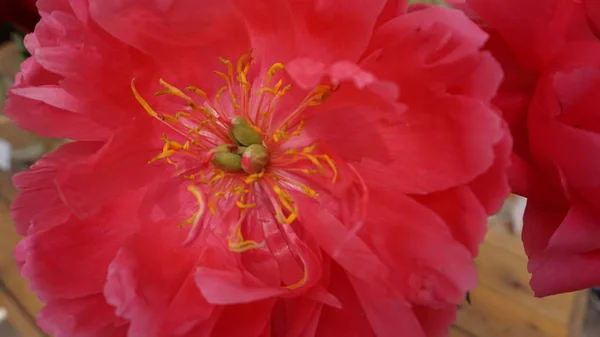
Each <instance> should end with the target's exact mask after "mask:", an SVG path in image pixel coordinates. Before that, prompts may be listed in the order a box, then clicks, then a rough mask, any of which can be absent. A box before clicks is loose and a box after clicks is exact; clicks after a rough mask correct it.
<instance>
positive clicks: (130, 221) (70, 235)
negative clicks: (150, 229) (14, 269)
mask: <svg viewBox="0 0 600 337" xmlns="http://www.w3.org/2000/svg"><path fill="white" fill-rule="evenodd" d="M140 200H141V195H140V193H134V194H130V195H126V196H123V197H121V198H119V199H116V200H114V203H112V204H110V205H107V206H106V207H104V208H102V210H101V212H99V213H98V214H96V215H95V216H94V217H92V218H89V219H83V220H79V219H77V218H75V217H71V218H70V219H69V220H68V221H67V222H66V223H64V224H62V225H60V226H56V227H52V228H50V229H48V230H46V231H42V232H37V233H36V234H33V235H30V236H28V237H26V238H25V239H23V241H21V242H20V243H19V246H18V250H19V254H18V255H20V256H21V257H22V258H24V261H23V263H24V264H23V267H22V271H21V273H22V275H23V276H24V277H26V278H29V279H30V283H29V284H30V286H31V289H32V290H33V291H35V292H36V294H38V296H39V297H40V298H41V299H42V300H48V299H57V298H75V297H82V296H87V295H95V294H98V293H101V292H102V289H103V287H104V283H105V282H106V273H107V268H108V264H109V263H110V261H111V260H112V259H113V258H114V257H115V255H116V253H117V250H118V249H119V247H120V246H121V245H122V244H123V242H124V241H125V240H126V239H127V238H128V237H129V236H130V235H131V234H132V233H133V232H134V231H135V230H137V228H138V226H139V223H138V222H137V221H136V218H137V217H136V215H137V211H138V208H137V207H138V206H139V203H140ZM123 219H127V221H123Z"/></svg>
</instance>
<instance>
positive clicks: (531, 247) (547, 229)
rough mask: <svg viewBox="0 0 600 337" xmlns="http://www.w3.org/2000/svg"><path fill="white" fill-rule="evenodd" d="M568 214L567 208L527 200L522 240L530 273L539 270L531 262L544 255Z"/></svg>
mask: <svg viewBox="0 0 600 337" xmlns="http://www.w3.org/2000/svg"><path fill="white" fill-rule="evenodd" d="M567 212H568V208H565V206H562V207H557V206H556V205H551V204H550V205H549V204H544V203H541V202H539V201H537V200H536V199H528V200H527V208H526V209H525V216H524V219H523V222H524V224H525V226H524V227H523V236H522V239H523V244H524V246H525V252H526V253H527V256H529V259H530V262H529V271H530V272H533V271H534V269H536V268H537V267H536V265H535V263H533V262H532V261H531V260H533V259H534V258H537V257H540V256H541V255H543V253H544V251H545V250H546V248H547V247H548V243H549V241H550V238H551V237H552V234H553V233H554V231H556V229H557V228H558V227H559V226H560V224H561V223H562V222H563V220H564V218H565V216H566V214H567Z"/></svg>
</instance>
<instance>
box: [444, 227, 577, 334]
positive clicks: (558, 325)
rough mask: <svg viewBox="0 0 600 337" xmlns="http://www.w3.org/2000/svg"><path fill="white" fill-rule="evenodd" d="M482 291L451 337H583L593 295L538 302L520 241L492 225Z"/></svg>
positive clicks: (483, 255)
mask: <svg viewBox="0 0 600 337" xmlns="http://www.w3.org/2000/svg"><path fill="white" fill-rule="evenodd" d="M476 264H477V267H478V270H479V286H478V287H477V288H476V289H475V290H474V291H473V292H472V293H471V303H472V304H471V305H469V304H464V305H462V306H461V307H460V309H459V312H458V320H457V322H456V324H455V325H454V327H453V329H452V332H451V334H450V336H451V337H463V336H464V337H467V336H470V337H580V336H581V334H582V332H581V329H582V326H583V318H584V317H585V313H586V308H587V292H585V291H582V292H577V293H569V294H562V295H556V296H550V297H546V298H535V297H534V296H533V292H532V291H531V289H530V288H529V284H528V282H529V276H530V275H529V273H528V272H527V258H526V256H525V253H524V251H523V246H522V245H521V242H520V240H519V239H518V237H515V236H514V235H513V234H510V233H509V232H508V231H507V230H506V227H505V226H502V225H491V228H490V231H489V232H488V235H487V237H486V242H485V243H484V244H483V245H482V246H481V249H480V253H479V257H478V258H477V260H476Z"/></svg>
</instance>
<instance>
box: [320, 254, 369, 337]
mask: <svg viewBox="0 0 600 337" xmlns="http://www.w3.org/2000/svg"><path fill="white" fill-rule="evenodd" d="M329 287H330V289H331V292H332V293H333V295H334V296H336V297H337V298H338V299H340V301H341V303H342V306H343V307H342V308H339V309H337V308H332V307H327V306H325V307H323V310H322V314H321V318H320V319H319V326H318V329H317V331H316V333H315V335H314V336H315V337H330V336H336V335H337V336H348V337H351V336H356V337H373V336H374V335H373V330H372V329H371V325H370V323H369V321H368V320H367V318H366V317H365V315H364V310H363V308H362V306H361V304H360V302H359V301H358V297H357V296H356V292H355V290H354V288H353V286H352V284H351V283H350V281H349V280H348V276H346V273H345V272H344V270H343V269H342V268H341V267H340V266H339V265H337V264H333V265H332V270H331V281H330V285H329Z"/></svg>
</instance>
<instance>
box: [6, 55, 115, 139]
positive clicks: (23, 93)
mask: <svg viewBox="0 0 600 337" xmlns="http://www.w3.org/2000/svg"><path fill="white" fill-rule="evenodd" d="M55 81H56V78H55V75H53V74H50V73H48V72H47V71H45V70H43V69H42V68H41V67H40V65H39V64H38V63H37V62H36V61H35V60H34V59H31V58H30V59H29V60H27V61H25V63H23V66H22V71H21V74H20V75H18V78H17V82H16V84H15V87H14V88H13V89H12V90H10V91H9V94H8V95H9V100H8V101H7V105H6V108H5V109H4V111H3V112H4V113H5V114H6V115H7V116H8V117H9V118H11V119H12V120H13V121H14V122H15V123H17V124H18V125H19V126H21V127H22V128H24V129H27V130H29V131H33V132H35V133H37V134H38V135H40V136H44V137H54V138H70V139H77V140H102V139H105V138H106V137H108V133H107V131H108V130H107V129H105V128H104V127H102V126H100V125H99V124H97V123H96V122H94V121H93V120H92V119H90V118H89V117H88V116H85V115H83V114H81V113H80V111H79V108H78V106H77V104H79V102H78V101H77V99H76V98H74V97H73V96H71V95H69V94H68V93H67V92H65V90H64V89H62V88H59V87H57V86H56V84H55V83H56V82H55ZM65 109H66V110H65Z"/></svg>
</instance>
